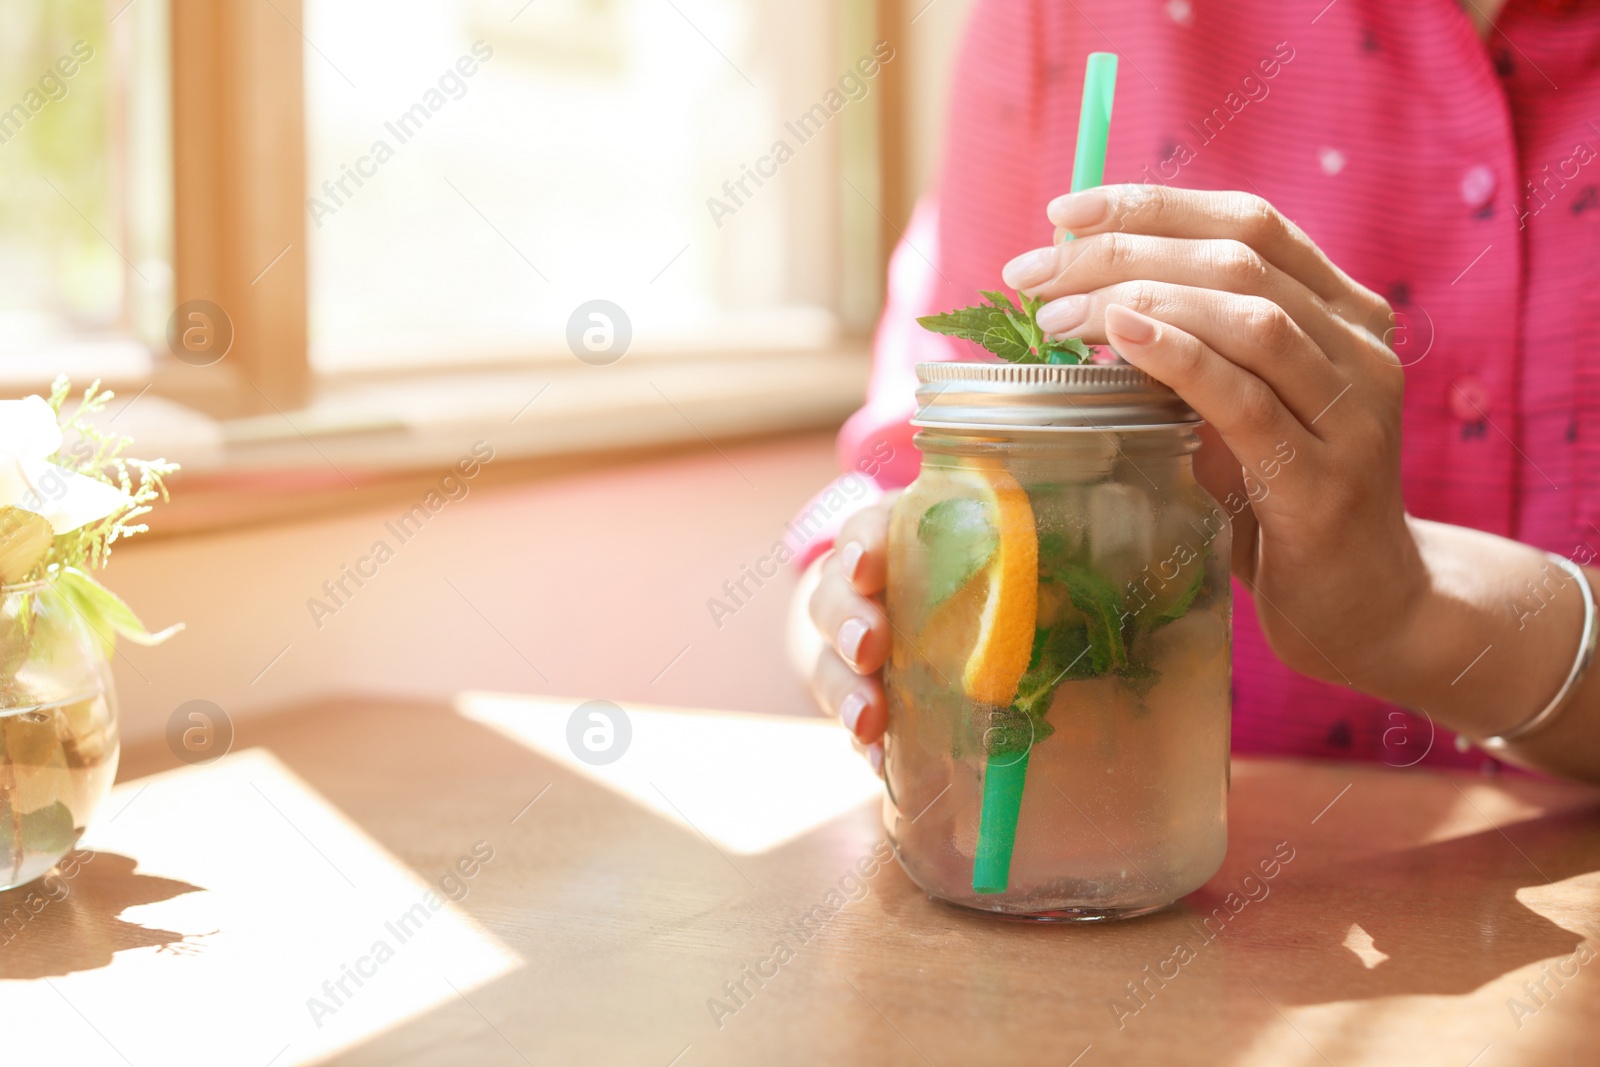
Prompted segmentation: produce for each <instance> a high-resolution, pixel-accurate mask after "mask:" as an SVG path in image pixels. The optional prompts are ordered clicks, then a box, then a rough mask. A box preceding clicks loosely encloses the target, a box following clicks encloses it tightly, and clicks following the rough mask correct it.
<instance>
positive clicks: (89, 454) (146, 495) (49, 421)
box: [0, 375, 181, 706]
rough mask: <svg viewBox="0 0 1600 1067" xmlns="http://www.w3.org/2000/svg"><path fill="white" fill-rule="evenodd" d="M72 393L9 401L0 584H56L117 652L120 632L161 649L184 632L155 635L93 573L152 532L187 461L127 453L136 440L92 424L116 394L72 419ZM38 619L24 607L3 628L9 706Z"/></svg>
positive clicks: (3, 426)
mask: <svg viewBox="0 0 1600 1067" xmlns="http://www.w3.org/2000/svg"><path fill="white" fill-rule="evenodd" d="M71 391H72V386H71V383H70V382H69V381H68V380H67V378H66V377H65V376H64V375H63V376H62V377H59V378H57V379H56V380H55V383H54V384H53V385H52V387H51V390H50V398H49V399H48V400H46V399H44V398H43V397H39V396H30V397H27V398H26V399H23V400H0V588H3V587H6V586H30V585H34V584H35V583H39V582H45V583H49V585H50V587H52V588H53V589H54V590H55V591H56V592H57V593H59V594H60V596H61V599H63V600H64V601H65V602H66V603H67V604H68V605H69V606H70V607H71V608H72V609H73V610H75V611H76V612H77V613H78V614H80V615H82V616H83V619H84V621H85V622H86V623H87V624H88V628H89V630H90V632H91V633H93V634H94V635H95V637H96V639H97V640H98V642H99V645H100V648H101V651H102V652H103V653H104V654H105V655H107V656H109V655H110V653H111V651H112V649H113V648H114V647H115V641H116V638H117V637H118V636H122V637H126V638H128V639H129V640H132V641H136V642H138V643H140V644H156V643H159V642H161V641H164V640H165V639H166V638H168V637H170V636H171V635H172V634H173V633H175V632H177V630H179V629H181V626H174V627H170V628H168V629H167V630H163V631H162V632H160V633H156V634H152V633H150V631H149V630H147V629H146V628H145V626H144V624H143V623H141V622H140V621H139V618H138V616H136V615H135V614H134V613H133V611H132V610H131V609H129V607H128V606H127V605H126V604H124V603H123V602H122V601H121V600H120V599H119V598H118V597H117V596H116V594H114V593H112V592H111V590H109V589H107V588H106V587H105V586H103V585H101V584H100V583H99V582H97V581H96V580H95V579H94V578H92V577H91V576H90V574H89V572H90V571H91V570H96V569H99V568H102V567H104V566H105V565H106V562H107V560H108V559H109V558H110V555H111V546H112V545H114V544H116V543H117V542H118V541H120V540H122V539H124V538H126V537H131V536H132V535H134V534H138V533H143V532H144V531H145V530H147V529H149V527H148V526H146V525H145V524H144V523H142V522H139V521H138V520H139V519H140V518H141V517H143V516H144V515H145V514H146V513H148V512H149V511H150V509H151V505H152V504H153V503H154V502H155V501H156V500H157V499H158V498H159V499H166V495H167V491H166V485H165V479H166V477H167V476H168V475H170V474H171V473H172V472H174V471H176V470H177V469H178V465H177V464H175V463H168V462H166V461H165V460H160V459H156V460H138V459H130V458H125V457H124V456H123V455H122V452H123V450H124V449H125V448H127V446H128V445H130V444H132V438H129V437H124V436H120V435H117V434H113V433H109V432H107V431H105V430H102V429H101V428H99V427H98V426H96V425H95V424H94V422H93V421H92V419H93V416H95V415H97V414H99V413H100V412H102V411H104V410H105V406H106V404H107V403H108V402H109V401H110V400H111V399H112V397H113V396H114V395H115V394H114V393H112V392H110V391H109V390H102V389H101V388H100V383H99V381H98V380H97V381H96V382H95V383H94V384H93V385H91V386H89V387H88V388H87V389H85V390H84V392H83V396H82V397H81V399H79V400H78V402H77V404H76V405H75V406H73V409H72V412H71V414H70V415H69V414H66V409H67V408H68V407H69V400H68V397H69V395H70V393H71ZM69 438H70V439H71V445H70V447H68V446H67V445H66V442H67V441H68V439H69ZM30 618H31V613H29V612H26V611H24V612H21V613H19V614H18V615H17V616H16V617H15V618H13V619H8V620H7V621H6V624H5V626H4V627H3V628H0V706H4V704H5V697H6V696H7V695H8V690H9V689H10V688H12V685H13V679H12V678H11V677H10V675H11V674H12V673H13V672H11V671H8V670H7V669H6V666H7V664H9V663H14V662H16V661H17V660H19V659H20V658H21V655H23V654H25V653H26V649H27V645H28V642H29V640H30V638H31V633H30V630H29V620H30Z"/></svg>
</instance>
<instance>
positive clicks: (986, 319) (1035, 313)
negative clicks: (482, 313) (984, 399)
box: [917, 289, 1092, 364]
mask: <svg viewBox="0 0 1600 1067" xmlns="http://www.w3.org/2000/svg"><path fill="white" fill-rule="evenodd" d="M979 292H980V293H981V294H982V295H983V297H984V299H986V300H987V301H988V303H987V304H978V305H976V306H974V307H966V308H960V309H958V310H956V311H947V312H945V313H944V314H942V315H924V316H922V317H921V318H919V319H917V322H918V324H919V325H921V326H922V327H923V329H926V330H932V331H933V332H934V333H942V334H945V335H947V336H950V337H959V338H961V339H962V340H964V341H974V342H976V343H978V344H980V345H982V346H983V347H984V348H986V349H988V350H989V351H990V352H993V353H994V354H995V355H997V356H999V357H1000V358H1001V359H1003V360H1006V361H1007V362H1010V363H1068V364H1071V363H1087V362H1089V360H1090V358H1091V356H1092V352H1091V351H1090V349H1089V347H1088V346H1087V345H1085V344H1084V343H1083V342H1082V341H1080V340H1078V339H1077V338H1076V337H1064V338H1061V339H1059V340H1050V339H1048V338H1046V337H1045V333H1044V330H1043V329H1041V328H1040V326H1039V309H1040V308H1042V307H1043V306H1044V301H1043V300H1040V299H1038V298H1037V297H1032V296H1025V295H1023V294H1020V293H1019V294H1018V296H1019V297H1020V298H1021V300H1022V306H1021V307H1018V306H1017V305H1016V304H1014V303H1012V302H1011V298H1010V297H1008V296H1006V295H1005V294H1004V293H1002V292H998V291H994V290H989V289H981V290H979Z"/></svg>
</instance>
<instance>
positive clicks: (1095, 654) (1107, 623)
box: [1055, 564, 1128, 674]
mask: <svg viewBox="0 0 1600 1067" xmlns="http://www.w3.org/2000/svg"><path fill="white" fill-rule="evenodd" d="M1055 580H1056V581H1059V582H1061V583H1062V584H1064V585H1065V586H1066V587H1067V596H1068V597H1069V598H1070V599H1071V600H1072V606H1073V607H1075V608H1077V609H1078V610H1079V611H1081V612H1083V614H1084V617H1085V619H1087V621H1088V628H1089V658H1090V659H1091V660H1092V661H1093V663H1094V668H1095V673H1097V674H1104V673H1105V672H1106V671H1108V670H1121V669H1122V668H1124V667H1126V666H1127V665H1128V646H1127V644H1126V643H1125V642H1124V640H1123V636H1122V597H1121V596H1119V595H1118V594H1117V589H1116V587H1115V586H1114V585H1112V584H1111V580H1110V579H1109V578H1107V577H1106V576H1105V575H1103V574H1101V573H1100V572H1098V571H1093V570H1090V569H1089V568H1088V567H1080V566H1076V565H1073V564H1069V565H1067V566H1065V567H1062V568H1060V570H1058V571H1057V572H1056V575H1055Z"/></svg>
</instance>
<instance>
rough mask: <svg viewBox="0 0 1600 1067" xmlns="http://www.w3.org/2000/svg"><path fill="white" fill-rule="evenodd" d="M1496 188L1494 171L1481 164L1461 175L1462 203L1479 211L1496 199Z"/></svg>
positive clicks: (1469, 168)
mask: <svg viewBox="0 0 1600 1067" xmlns="http://www.w3.org/2000/svg"><path fill="white" fill-rule="evenodd" d="M1494 188H1495V179H1494V171H1492V170H1490V169H1489V168H1488V167H1486V166H1484V165H1483V164H1481V163H1480V164H1478V165H1477V166H1476V167H1468V168H1467V171H1466V173H1465V174H1463V175H1461V202H1462V203H1463V204H1465V205H1467V206H1468V207H1469V208H1471V209H1472V210H1474V211H1477V210H1478V209H1479V208H1482V207H1486V206H1487V205H1488V203H1489V201H1491V200H1493V199H1494Z"/></svg>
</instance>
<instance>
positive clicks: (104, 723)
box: [0, 582, 120, 890]
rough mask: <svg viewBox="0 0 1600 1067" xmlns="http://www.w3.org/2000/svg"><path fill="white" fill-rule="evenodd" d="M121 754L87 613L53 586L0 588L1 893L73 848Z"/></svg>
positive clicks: (106, 675) (107, 679)
mask: <svg viewBox="0 0 1600 1067" xmlns="http://www.w3.org/2000/svg"><path fill="white" fill-rule="evenodd" d="M119 752H120V746H119V742H118V736H117V720H116V706H115V695H114V690H113V689H112V683H111V673H110V670H109V668H108V666H107V664H106V660H105V657H104V655H102V654H101V651H100V646H99V643H98V642H97V641H96V640H95V639H94V636H93V635H92V634H90V632H89V630H88V627H87V625H86V624H85V623H84V621H83V617H82V616H81V615H80V614H79V613H78V612H77V611H76V610H74V609H73V607H72V606H71V605H70V604H69V603H68V601H67V600H66V598H65V597H63V596H62V595H61V593H60V592H59V591H58V590H57V589H56V588H55V586H53V585H52V584H51V583H49V582H33V583H30V584H27V585H14V586H0V890H4V889H10V888H12V887H13V886H19V885H25V884H26V883H28V882H31V881H33V880H34V879H36V878H38V877H40V876H41V875H44V874H45V873H47V872H48V871H49V870H50V869H51V868H52V867H54V866H55V865H56V861H57V860H59V859H61V857H63V856H65V855H66V854H67V852H68V851H70V850H71V849H72V847H73V846H74V845H76V844H77V843H78V838H79V837H81V836H83V831H84V830H85V829H86V828H87V827H88V825H89V819H90V818H91V817H92V816H93V815H94V813H95V810H96V809H97V808H99V806H100V804H101V802H102V801H103V800H105V798H106V794H107V793H109V792H110V790H111V783H112V780H113V779H114V778H115V777H116V774H117V757H118V755H119Z"/></svg>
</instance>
